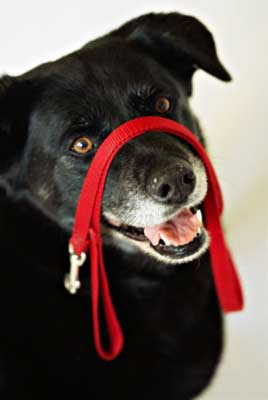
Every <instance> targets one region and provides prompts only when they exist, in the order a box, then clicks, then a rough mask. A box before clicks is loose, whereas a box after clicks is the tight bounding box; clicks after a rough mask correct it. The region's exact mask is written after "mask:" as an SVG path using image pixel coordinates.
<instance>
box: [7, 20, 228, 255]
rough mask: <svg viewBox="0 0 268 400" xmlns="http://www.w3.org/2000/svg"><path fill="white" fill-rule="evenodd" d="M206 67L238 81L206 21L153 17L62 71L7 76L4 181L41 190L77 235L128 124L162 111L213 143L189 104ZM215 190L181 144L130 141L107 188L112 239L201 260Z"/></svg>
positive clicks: (106, 223)
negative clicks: (79, 211) (82, 205)
mask: <svg viewBox="0 0 268 400" xmlns="http://www.w3.org/2000/svg"><path fill="white" fill-rule="evenodd" d="M198 67H199V68H202V69H204V70H206V71H207V72H209V73H211V74H212V75H215V76H217V77H218V78H220V79H222V80H229V79H230V76H229V75H228V73H227V71H226V70H225V69H224V67H223V66H222V65H221V64H220V62H219V60H218V58H217V55H216V52H215V48H214V43H213V40H212V37H211V35H210V34H209V32H208V31H207V30H206V28H205V27H204V26H203V25H202V24H201V23H200V22H198V21H197V20H195V19H193V18H191V17H185V16H182V15H180V14H167V15H162V14H155V15H154V14H150V15H146V16H143V17H141V18H139V19H136V20H133V21H131V22H129V23H128V24H126V25H125V26H123V27H122V28H120V29H119V30H117V31H114V32H112V33H111V34H109V35H107V36H106V37H104V38H101V39H99V40H97V41H95V42H92V43H90V44H89V45H87V46H86V47H84V48H83V49H81V50H79V51H77V52H76V53H73V54H71V55H69V56H67V57H64V58H63V59H60V60H58V61H56V62H54V63H49V64H46V65H43V66H40V67H38V68H36V69H34V70H32V71H30V72H29V73H27V74H25V75H23V76H21V77H19V78H9V77H5V78H4V79H2V82H1V89H0V105H1V110H2V111H0V113H1V115H0V121H1V122H0V124H1V125H0V134H1V136H2V140H1V142H2V145H1V149H0V156H1V164H0V172H1V180H2V181H3V180H5V182H8V185H9V186H10V188H11V189H12V190H14V191H15V192H19V191H26V192H28V193H30V194H31V196H32V197H33V198H34V199H35V200H36V201H37V202H38V203H39V204H41V207H42V208H43V209H44V210H45V211H46V212H48V213H49V214H50V215H51V216H53V218H55V219H56V220H57V221H58V223H59V224H60V225H62V226H64V227H65V228H66V229H68V230H71V228H72V225H73V221H74V215H75V209H76V205H77V201H78V197H79V193H80V190H81V187H82V183H83V179H84V177H85V174H86V172H87V169H88V167H89V165H90V163H91V160H92V158H93V156H94V154H95V153H96V151H97V149H98V147H99V146H100V144H101V143H102V142H103V140H104V139H105V137H107V135H109V133H110V132H111V131H112V130H113V129H114V128H116V127H117V126H118V125H120V124H121V123H123V122H125V121H128V120H129V119H132V118H134V117H138V116H144V115H161V116H163V117H166V118H170V119H173V120H175V121H178V122H180V123H181V124H183V125H185V126H186V127H188V128H189V129H190V130H191V131H192V132H193V133H195V134H196V136H197V137H198V139H199V140H200V141H203V139H202V136H201V132H200V130H199V128H198V123H197V121H196V119H195V117H194V116H193V114H192V113H191V110H190V107H189V103H188V97H189V95H190V94H191V79H192V75H193V72H194V71H195V70H196V69H197V68H198ZM1 91H2V93H1ZM206 190H207V183H206V173H205V169H204V166H203V164H202V162H201V161H200V160H199V159H198V158H197V157H196V155H195V154H194V152H193V151H192V150H191V149H190V147H189V146H188V145H186V144H185V143H183V142H182V141H181V140H180V139H178V138H176V137H174V136H171V135H167V134H163V133H160V132H157V133H156V132H148V133H146V134H145V135H142V136H140V137H138V138H136V139H134V140H132V141H130V142H128V143H127V144H126V145H125V146H124V147H123V148H122V150H121V151H120V152H119V153H118V155H117V156H116V158H115V159H114V161H113V163H112V166H111V168H110V171H109V174H108V178H107V182H106V186H105V192H104V197H103V203H102V229H103V238H104V242H106V243H111V242H112V243H113V244H115V245H117V246H119V247H122V248H123V249H124V251H126V250H127V251H139V250H142V251H144V252H146V253H147V254H148V255H149V256H150V257H154V258H157V259H158V260H161V261H163V262H166V263H184V262H187V261H190V260H193V259H195V258H197V257H199V256H200V255H201V254H202V253H203V252H204V251H205V250H206V249H207V247H208V238H207V234H206V232H205V229H204V228H203V227H202V224H201V222H200V211H199V212H196V209H194V208H196V207H199V205H200V204H201V203H202V201H203V199H204V197H205V194H206Z"/></svg>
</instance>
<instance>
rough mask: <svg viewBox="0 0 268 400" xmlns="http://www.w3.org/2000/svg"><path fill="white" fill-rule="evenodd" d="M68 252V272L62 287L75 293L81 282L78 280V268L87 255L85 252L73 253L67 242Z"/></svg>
mask: <svg viewBox="0 0 268 400" xmlns="http://www.w3.org/2000/svg"><path fill="white" fill-rule="evenodd" d="M69 254H70V272H69V274H66V275H65V277H64V287H65V289H67V290H68V292H69V293H71V294H75V293H76V292H77V290H78V289H80V287H81V282H80V280H79V268H80V267H81V265H83V264H84V262H85V260H86V258H87V256H86V254H85V253H81V255H80V256H78V255H77V254H75V252H74V248H73V246H72V245H71V244H69Z"/></svg>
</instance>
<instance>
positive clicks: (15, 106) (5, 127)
mask: <svg viewBox="0 0 268 400" xmlns="http://www.w3.org/2000/svg"><path fill="white" fill-rule="evenodd" d="M26 86H27V85H25V82H24V80H23V79H21V78H17V77H10V76H8V75H4V76H2V77H1V78H0V172H1V171H2V170H3V169H5V167H7V166H8V163H9V161H11V160H12V159H13V158H16V156H17V154H18V153H19V152H20V151H22V147H23V142H24V141H25V132H26V129H27V123H28V116H29V106H28V104H29V101H28V97H29V95H27V93H28V90H27V87H26Z"/></svg>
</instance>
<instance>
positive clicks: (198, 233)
mask: <svg viewBox="0 0 268 400" xmlns="http://www.w3.org/2000/svg"><path fill="white" fill-rule="evenodd" d="M201 233H202V230H201V228H198V231H197V235H198V236H200V235H201Z"/></svg>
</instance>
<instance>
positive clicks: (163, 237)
mask: <svg viewBox="0 0 268 400" xmlns="http://www.w3.org/2000/svg"><path fill="white" fill-rule="evenodd" d="M160 238H161V239H162V240H163V242H164V243H165V244H166V245H167V246H171V243H170V241H169V240H168V239H167V238H166V237H165V236H163V235H160Z"/></svg>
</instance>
